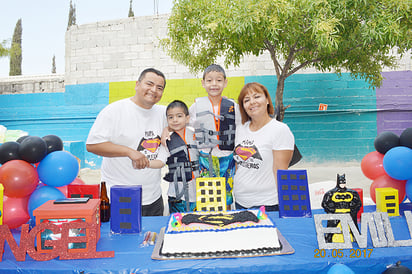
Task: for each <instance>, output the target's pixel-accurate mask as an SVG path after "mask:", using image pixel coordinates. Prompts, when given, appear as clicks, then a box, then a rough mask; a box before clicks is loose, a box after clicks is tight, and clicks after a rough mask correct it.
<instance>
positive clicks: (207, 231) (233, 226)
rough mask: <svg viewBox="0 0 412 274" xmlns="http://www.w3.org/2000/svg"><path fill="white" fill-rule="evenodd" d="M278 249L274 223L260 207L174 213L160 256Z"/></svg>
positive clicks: (249, 252) (213, 254)
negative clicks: (258, 208)
mask: <svg viewBox="0 0 412 274" xmlns="http://www.w3.org/2000/svg"><path fill="white" fill-rule="evenodd" d="M280 249H281V244H280V242H279V239H278V234H277V228H276V226H275V224H274V223H273V222H272V221H271V220H270V219H269V218H268V217H267V215H266V214H265V212H264V210H241V211H225V212H190V213H175V214H172V215H171V216H170V218H169V221H168V224H167V227H166V229H165V233H164V240H163V246H162V248H161V252H160V253H161V255H163V256H167V257H199V256H200V257H221V256H223V257H224V256H242V255H245V256H247V255H250V254H252V255H264V254H268V253H274V252H276V251H279V250H280Z"/></svg>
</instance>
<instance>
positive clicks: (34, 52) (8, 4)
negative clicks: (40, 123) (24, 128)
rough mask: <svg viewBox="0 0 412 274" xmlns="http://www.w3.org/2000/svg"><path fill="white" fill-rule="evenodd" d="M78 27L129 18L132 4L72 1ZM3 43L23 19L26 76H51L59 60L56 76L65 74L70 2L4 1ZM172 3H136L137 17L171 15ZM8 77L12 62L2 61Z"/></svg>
mask: <svg viewBox="0 0 412 274" xmlns="http://www.w3.org/2000/svg"><path fill="white" fill-rule="evenodd" d="M72 2H73V4H74V5H75V6H76V23H77V25H82V24H87V23H92V22H101V21H107V20H115V19H120V18H127V15H128V12H129V2H130V0H72ZM0 3H1V5H0V6H1V8H0V41H3V40H9V45H10V42H11V38H12V37H13V32H14V27H15V26H16V23H17V21H18V20H19V19H20V18H21V19H22V27H23V33H22V48H23V64H22V74H23V75H39V74H51V69H52V58H53V55H55V56H56V69H57V73H59V74H60V73H64V51H65V49H64V47H65V45H64V37H65V32H66V28H67V22H68V15H69V7H70V0H36V1H34V0H2V1H1V2H0ZM172 5H173V1H172V0H133V12H134V14H135V16H144V15H153V14H154V13H155V6H156V7H157V9H156V10H157V11H158V13H159V14H164V13H170V10H171V8H172ZM8 75H9V58H1V59H0V77H7V76H8Z"/></svg>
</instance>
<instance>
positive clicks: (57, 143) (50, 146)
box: [43, 135, 63, 154]
mask: <svg viewBox="0 0 412 274" xmlns="http://www.w3.org/2000/svg"><path fill="white" fill-rule="evenodd" d="M43 140H44V141H45V142H46V144H47V154H49V153H51V152H53V151H60V150H63V141H62V139H60V137H59V136H56V135H46V136H44V137H43Z"/></svg>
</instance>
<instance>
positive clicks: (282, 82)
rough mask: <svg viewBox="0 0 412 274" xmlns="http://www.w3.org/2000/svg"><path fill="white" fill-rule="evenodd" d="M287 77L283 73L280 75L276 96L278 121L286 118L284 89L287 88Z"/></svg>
mask: <svg viewBox="0 0 412 274" xmlns="http://www.w3.org/2000/svg"><path fill="white" fill-rule="evenodd" d="M285 79H286V77H285V76H284V75H283V73H282V74H281V75H280V76H279V77H278V85H277V87H276V97H275V110H276V111H275V113H276V114H277V116H278V117H276V119H277V120H278V121H281V122H282V121H283V118H285V110H286V108H285V107H284V105H283V90H284V89H285Z"/></svg>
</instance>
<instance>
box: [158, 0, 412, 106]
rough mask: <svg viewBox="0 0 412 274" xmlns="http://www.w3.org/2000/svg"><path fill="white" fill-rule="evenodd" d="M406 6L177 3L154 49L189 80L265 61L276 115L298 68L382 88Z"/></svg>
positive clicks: (275, 0)
mask: <svg viewBox="0 0 412 274" xmlns="http://www.w3.org/2000/svg"><path fill="white" fill-rule="evenodd" d="M411 3H412V2H411V0H367V1H366V0H179V1H175V2H174V6H173V9H172V14H171V17H170V19H169V22H168V31H169V33H168V38H166V39H164V40H162V41H161V43H162V45H163V47H164V48H165V49H166V51H167V52H168V54H169V55H170V56H171V57H172V58H173V59H174V60H176V61H178V62H180V63H182V64H184V65H186V66H187V67H189V69H190V70H191V71H192V72H198V71H202V70H203V69H204V68H205V67H206V66H207V65H209V64H211V63H214V62H216V60H217V59H218V57H222V58H223V60H224V65H225V66H226V67H227V66H229V65H235V66H236V65H239V63H240V62H241V61H242V59H243V57H244V56H246V55H255V56H258V55H260V54H262V53H263V52H264V51H268V52H269V53H270V56H271V59H272V61H273V64H274V69H275V71H276V75H277V78H278V87H277V94H276V95H277V96H276V104H277V106H278V105H279V106H281V109H282V110H283V104H282V102H278V100H282V98H283V87H284V80H285V79H286V78H287V77H289V76H290V75H292V74H293V73H295V72H297V71H299V70H300V69H302V68H305V67H309V66H313V67H315V68H316V69H318V70H320V71H334V72H336V73H341V72H342V71H349V72H351V73H352V75H353V77H364V78H365V79H366V80H367V81H368V82H369V83H370V85H371V86H372V87H376V86H379V85H380V84H381V82H382V76H381V71H382V69H383V67H384V66H388V67H394V66H395V65H396V59H395V58H394V57H393V56H392V50H393V49H396V50H397V52H398V53H400V54H402V53H404V52H405V51H407V50H409V49H410V48H411V41H412V32H411V9H412V8H411V6H412V4H411Z"/></svg>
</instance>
